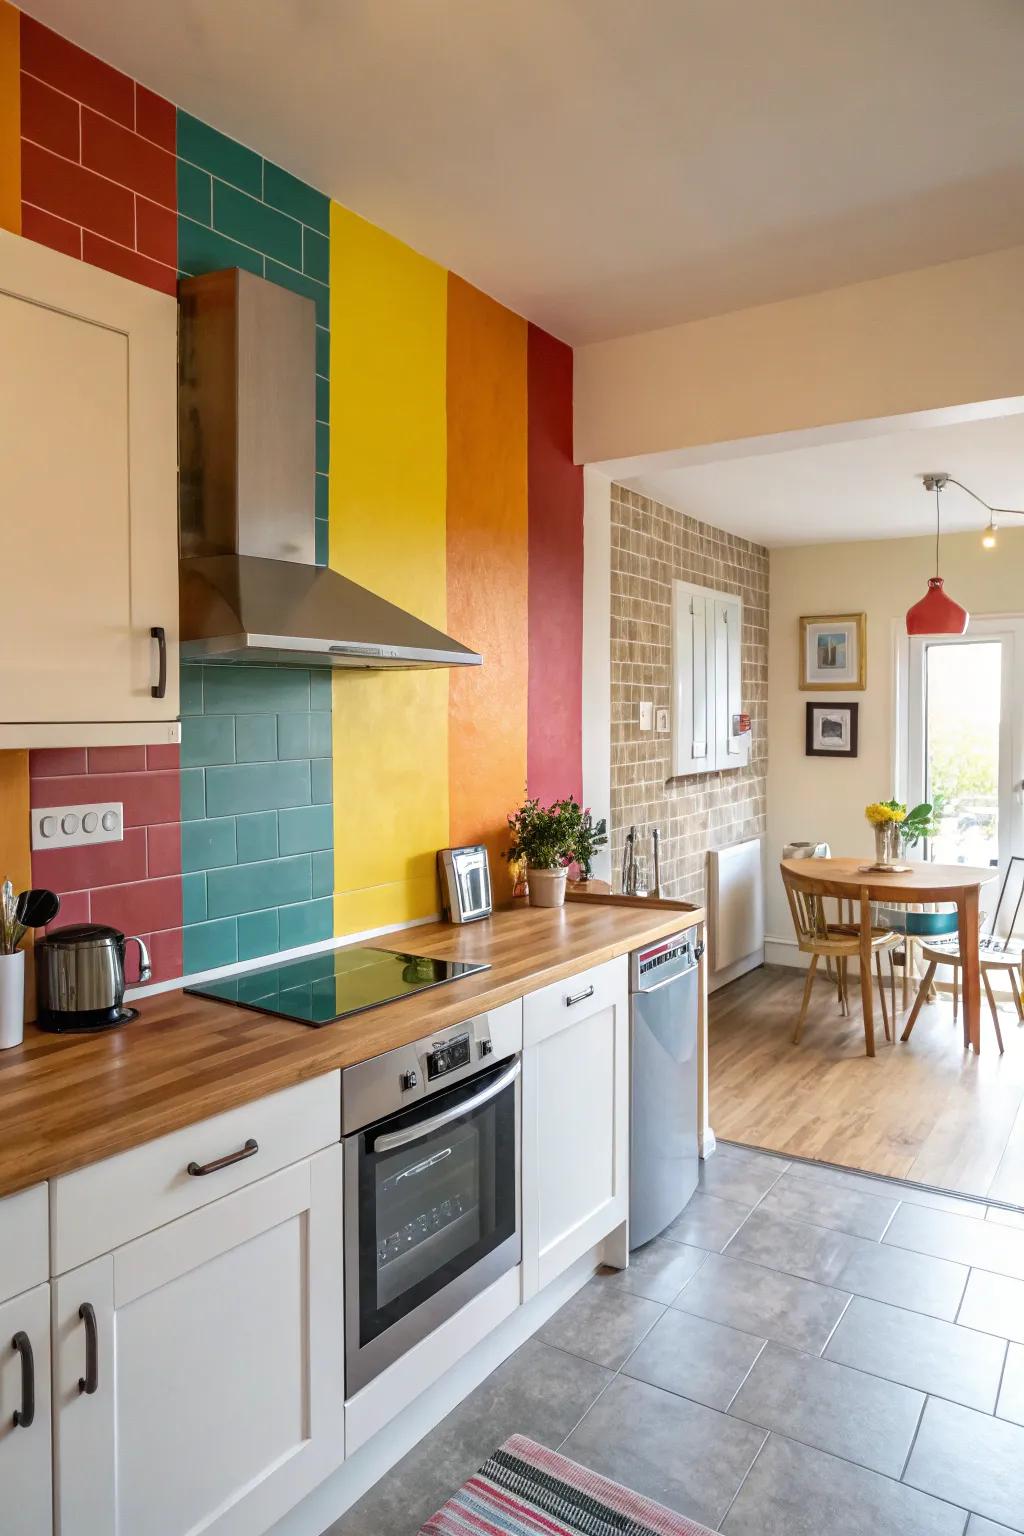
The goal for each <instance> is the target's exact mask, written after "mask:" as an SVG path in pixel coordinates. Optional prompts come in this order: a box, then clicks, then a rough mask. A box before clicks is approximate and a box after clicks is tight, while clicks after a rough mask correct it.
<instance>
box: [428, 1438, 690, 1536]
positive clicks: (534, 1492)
mask: <svg viewBox="0 0 1024 1536" xmlns="http://www.w3.org/2000/svg"><path fill="white" fill-rule="evenodd" d="M420 1536H712V1533H711V1532H710V1531H709V1530H708V1529H707V1528H706V1526H703V1525H695V1524H694V1522H693V1521H692V1520H686V1519H684V1517H683V1516H682V1515H676V1514H673V1512H672V1510H670V1509H666V1508H665V1506H664V1505H663V1504H655V1503H654V1502H653V1500H651V1499H645V1498H642V1497H641V1496H640V1494H638V1493H631V1492H630V1490H629V1489H628V1488H623V1487H621V1486H620V1485H619V1484H618V1483H612V1482H609V1481H608V1479H607V1478H606V1477H598V1475H597V1473H596V1472H588V1471H587V1469H586V1467H581V1466H579V1465H578V1463H576V1462H575V1461H569V1460H567V1459H566V1457H564V1456H559V1455H558V1453H557V1451H549V1450H546V1449H545V1447H544V1446H542V1445H537V1444H535V1442H534V1441H533V1440H527V1439H526V1437H525V1436H524V1435H513V1436H512V1438H511V1439H510V1440H506V1441H505V1444H504V1445H503V1446H501V1447H500V1449H499V1450H496V1451H495V1452H494V1454H493V1456H492V1457H491V1458H490V1460H489V1461H487V1462H486V1463H485V1464H484V1465H483V1466H482V1467H481V1468H480V1471H479V1472H477V1473H476V1475H475V1476H474V1477H471V1478H468V1479H467V1481H466V1482H464V1483H463V1485H462V1487H461V1488H460V1489H459V1491H458V1493H456V1494H453V1496H452V1497H451V1498H450V1499H449V1500H448V1502H447V1504H446V1505H445V1506H444V1508H443V1509H439V1510H438V1512H437V1514H436V1515H435V1516H434V1517H433V1519H432V1520H428V1521H427V1523H426V1525H425V1526H423V1527H422V1528H421V1530H420Z"/></svg>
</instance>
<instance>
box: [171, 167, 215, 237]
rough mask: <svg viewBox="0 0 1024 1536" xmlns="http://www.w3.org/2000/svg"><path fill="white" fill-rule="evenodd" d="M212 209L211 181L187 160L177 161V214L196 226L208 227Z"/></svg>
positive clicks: (206, 174)
mask: <svg viewBox="0 0 1024 1536" xmlns="http://www.w3.org/2000/svg"><path fill="white" fill-rule="evenodd" d="M212 208H213V181H212V179H211V177H210V173H209V172H208V171H200V170H198V169H197V168H196V166H194V165H189V163H188V161H187V160H179V161H178V212H179V213H183V214H184V215H185V217H186V218H187V219H194V220H195V222H196V223H197V224H205V225H207V226H209V224H210V221H211V218H212Z"/></svg>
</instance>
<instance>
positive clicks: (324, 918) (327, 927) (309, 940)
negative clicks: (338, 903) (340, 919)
mask: <svg viewBox="0 0 1024 1536" xmlns="http://www.w3.org/2000/svg"><path fill="white" fill-rule="evenodd" d="M277 918H278V924H279V932H280V942H281V948H282V949H298V947H299V945H300V944H315V943H317V941H318V940H321V939H329V938H330V937H331V934H332V932H333V930H334V903H333V902H332V901H331V899H330V897H327V898H326V899H325V900H322V901H304V902H302V903H301V904H299V905H296V906H288V907H284V906H282V907H280V908H279V909H278V914H277Z"/></svg>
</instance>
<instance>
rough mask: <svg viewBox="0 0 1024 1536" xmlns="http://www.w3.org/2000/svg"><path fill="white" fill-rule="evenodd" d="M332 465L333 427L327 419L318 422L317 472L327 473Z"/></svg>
mask: <svg viewBox="0 0 1024 1536" xmlns="http://www.w3.org/2000/svg"><path fill="white" fill-rule="evenodd" d="M330 467H331V429H330V427H329V426H328V425H327V423H326V421H318V422H317V424H316V472H317V474H318V475H326V473H327V471H328V470H329V469H330Z"/></svg>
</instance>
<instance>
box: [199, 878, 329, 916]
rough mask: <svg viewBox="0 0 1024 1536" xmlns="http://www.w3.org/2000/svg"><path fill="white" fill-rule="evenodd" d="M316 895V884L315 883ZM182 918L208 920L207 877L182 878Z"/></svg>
mask: <svg viewBox="0 0 1024 1536" xmlns="http://www.w3.org/2000/svg"><path fill="white" fill-rule="evenodd" d="M314 894H316V892H315V882H314ZM181 916H182V921H183V922H184V923H185V924H186V925H187V924H189V923H202V922H204V921H205V920H206V876H205V874H202V873H199V874H194V875H182V877H181Z"/></svg>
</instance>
